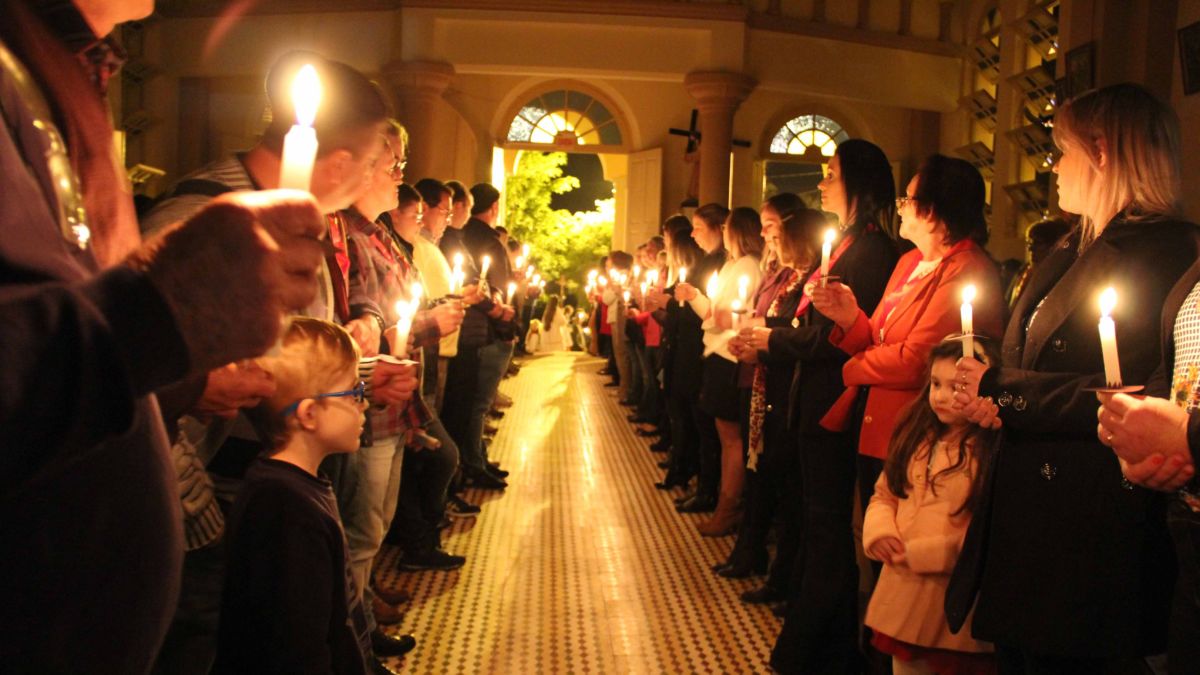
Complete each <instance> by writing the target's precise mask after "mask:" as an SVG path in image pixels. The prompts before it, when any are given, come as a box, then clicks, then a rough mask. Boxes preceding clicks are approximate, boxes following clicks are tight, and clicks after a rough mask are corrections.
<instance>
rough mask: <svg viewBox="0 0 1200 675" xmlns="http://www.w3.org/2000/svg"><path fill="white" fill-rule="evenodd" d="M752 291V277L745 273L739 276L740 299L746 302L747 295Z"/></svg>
mask: <svg viewBox="0 0 1200 675" xmlns="http://www.w3.org/2000/svg"><path fill="white" fill-rule="evenodd" d="M749 293H750V277H748V276H746V275H745V274H743V275H742V276H741V277H739V278H738V299H739V300H741V301H742V304H743V305H744V304H746V296H747V295H749Z"/></svg>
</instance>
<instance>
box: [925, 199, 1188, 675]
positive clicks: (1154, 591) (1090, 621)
mask: <svg viewBox="0 0 1200 675" xmlns="http://www.w3.org/2000/svg"><path fill="white" fill-rule="evenodd" d="M1077 242H1078V237H1077V236H1074V237H1072V238H1070V239H1068V241H1067V242H1066V243H1065V244H1064V245H1063V246H1062V247H1060V248H1059V249H1057V250H1055V251H1054V252H1053V253H1052V254H1051V255H1050V257H1049V258H1047V259H1046V261H1045V262H1043V263H1042V264H1041V265H1040V266H1039V267H1038V269H1037V270H1036V271H1035V273H1034V276H1033V278H1032V279H1031V280H1030V282H1029V284H1028V286H1027V287H1026V289H1025V291H1024V292H1023V294H1022V296H1021V298H1020V299H1019V300H1018V302H1017V304H1016V306H1015V307H1014V308H1013V316H1012V318H1011V320H1010V322H1009V326H1008V329H1007V331H1006V333H1005V337H1004V344H1003V349H1002V353H1003V359H1002V367H1000V368H993V369H990V370H989V371H987V373H986V374H985V376H984V379H983V382H982V384H981V387H980V393H981V395H984V396H992V397H994V399H995V400H996V402H997V404H998V405H999V406H1000V410H1001V412H1000V415H1001V418H1002V420H1003V422H1004V428H1005V433H1006V438H1005V441H1004V444H1003V446H1002V448H1001V450H1000V453H999V454H998V455H997V458H996V460H995V462H994V465H993V474H992V477H991V478H992V483H991V487H990V494H989V495H988V499H989V502H988V504H987V505H985V507H984V509H983V510H984V511H986V512H988V513H990V517H989V518H987V519H985V521H986V523H987V527H986V528H984V529H983V531H984V534H983V535H982V536H978V537H977V538H978V541H977V542H974V543H977V544H979V545H980V546H981V548H980V549H978V550H977V551H975V553H974V554H972V555H979V561H980V562H981V563H982V567H981V570H980V575H981V577H980V579H979V594H978V604H977V606H976V608H975V620H974V635H975V636H976V637H978V638H980V639H983V640H989V641H992V642H995V643H997V644H1001V645H1007V646H1013V647H1019V648H1021V649H1024V650H1027V651H1030V652H1034V653H1039V654H1047V655H1061V656H1067V657H1076V658H1079V657H1102V658H1117V657H1129V656H1136V655H1141V654H1147V653H1153V652H1156V651H1161V650H1162V649H1163V647H1164V646H1165V640H1166V618H1167V608H1168V599H1169V593H1170V583H1171V579H1172V578H1173V569H1174V568H1173V564H1174V563H1173V558H1172V556H1171V552H1170V544H1169V541H1168V539H1167V535H1166V531H1165V527H1164V520H1163V506H1164V499H1163V496H1162V495H1161V494H1156V493H1153V492H1151V491H1149V490H1144V489H1142V488H1138V487H1133V486H1132V485H1130V484H1129V483H1127V482H1125V481H1123V478H1122V475H1121V470H1120V466H1119V464H1118V463H1117V460H1116V457H1115V456H1114V455H1113V453H1112V452H1111V451H1110V450H1109V449H1108V448H1105V447H1104V446H1103V445H1101V444H1100V442H1099V441H1098V440H1097V438H1096V409H1097V405H1098V404H1097V401H1096V398H1095V395H1094V394H1093V393H1091V392H1087V391H1084V389H1085V388H1086V387H1094V386H1100V385H1102V384H1103V380H1104V375H1103V361H1102V358H1101V354H1100V339H1099V335H1098V331H1097V323H1098V320H1099V308H1098V305H1097V301H1096V300H1097V296H1098V294H1099V293H1100V291H1101V290H1102V289H1104V288H1105V287H1106V286H1113V287H1115V288H1116V289H1117V291H1118V295H1119V303H1118V305H1117V307H1116V310H1115V312H1114V313H1113V318H1114V320H1115V322H1116V327H1117V344H1118V346H1119V348H1120V359H1121V372H1122V375H1123V377H1124V380H1125V382H1126V383H1127V384H1142V383H1146V382H1147V380H1148V378H1149V377H1150V376H1151V374H1152V373H1153V372H1154V371H1155V369H1156V368H1157V367H1158V366H1159V364H1160V362H1161V337H1160V326H1161V323H1160V318H1159V314H1160V309H1161V308H1162V306H1163V302H1164V300H1165V299H1166V297H1167V293H1168V291H1170V289H1171V288H1172V286H1173V285H1174V283H1175V282H1176V280H1177V279H1178V278H1179V277H1180V275H1181V274H1182V273H1183V272H1184V270H1186V269H1187V268H1188V266H1189V265H1190V264H1191V263H1192V262H1193V261H1194V260H1195V259H1196V252H1197V229H1196V227H1195V226H1194V225H1192V224H1190V223H1184V222H1178V221H1169V220H1159V221H1154V222H1143V223H1130V222H1126V221H1124V220H1121V219H1117V220H1114V221H1113V222H1112V223H1110V224H1109V226H1108V227H1107V228H1105V230H1104V232H1103V233H1102V234H1101V236H1100V237H1099V238H1098V239H1097V240H1096V241H1095V242H1094V243H1092V244H1091V245H1090V246H1089V247H1088V248H1087V249H1086V250H1085V251H1084V252H1083V253H1082V254H1079V255H1078V256H1077V253H1076V251H1077ZM1035 313H1036V316H1035V317H1034V320H1033V321H1032V322H1030V317H1031V316H1032V315H1034V314H1035ZM1151 393H1154V392H1151ZM976 520H977V521H980V520H981V519H980V514H978V513H977V514H976ZM981 522H984V521H981ZM980 527H982V525H981V526H980ZM976 529H979V528H976ZM976 534H977V535H978V532H977V533H976ZM968 539H969V541H968V546H972V545H973V543H972V542H971V541H970V540H971V537H970V536H969V537H968ZM980 552H982V553H981V555H980ZM972 555H968V554H967V553H966V551H965V552H964V557H963V558H962V559H960V565H961V564H963V563H962V561H963V560H967V559H970V558H971V557H972ZM956 576H958V575H957V574H956ZM968 586H969V585H968ZM959 590H961V589H954V588H952V589H951V591H952V592H951V594H950V595H955V594H957V593H958V592H959ZM950 602H951V600H950V597H949V596H948V600H947V603H948V606H949V603H950Z"/></svg>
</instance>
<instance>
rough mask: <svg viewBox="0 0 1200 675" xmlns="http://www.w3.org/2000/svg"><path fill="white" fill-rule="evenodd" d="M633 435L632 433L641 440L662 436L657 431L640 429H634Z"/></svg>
mask: <svg viewBox="0 0 1200 675" xmlns="http://www.w3.org/2000/svg"><path fill="white" fill-rule="evenodd" d="M633 433H634V435H637V436H641V437H642V438H646V437H651V438H653V437H655V436H662V432H661V431H659V430H658V429H642V428H640V427H639V428H637V429H634V430H633Z"/></svg>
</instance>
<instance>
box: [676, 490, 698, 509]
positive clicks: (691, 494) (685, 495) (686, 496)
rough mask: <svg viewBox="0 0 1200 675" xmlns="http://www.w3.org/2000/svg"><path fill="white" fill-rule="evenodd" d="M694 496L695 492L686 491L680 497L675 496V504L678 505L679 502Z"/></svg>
mask: <svg viewBox="0 0 1200 675" xmlns="http://www.w3.org/2000/svg"><path fill="white" fill-rule="evenodd" d="M695 496H696V493H695V492H688V493H686V494H684V495H683V496H681V497H676V498H675V506H679V505H680V504H682V503H684V502H686V501H687V500H689V499H692V498H693V497H695Z"/></svg>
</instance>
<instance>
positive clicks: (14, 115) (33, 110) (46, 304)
mask: <svg viewBox="0 0 1200 675" xmlns="http://www.w3.org/2000/svg"><path fill="white" fill-rule="evenodd" d="M50 4H52V3H31V2H24V1H20V0H18V1H15V2H14V1H12V0H0V15H3V17H4V20H3V21H0V48H2V49H5V51H8V52H11V54H12V55H13V57H14V59H13V61H15V62H17V63H22V64H24V66H25V68H24V69H22V70H26V69H27V71H28V72H20V71H18V70H16V69H9V68H8V67H6V66H5V65H0V195H2V198H0V231H2V232H3V235H0V317H3V320H0V363H3V377H0V541H3V542H4V552H3V553H0V626H3V627H4V630H3V631H0V670H4V671H5V672H21V673H25V672H28V673H50V672H55V673H58V672H70V671H74V670H78V669H81V668H82V669H85V670H88V671H89V672H93V673H142V672H146V671H147V670H148V669H149V668H150V665H151V664H152V663H153V660H154V656H155V652H156V650H157V649H158V647H159V645H160V644H161V643H162V639H163V636H164V635H165V633H166V629H167V626H168V624H169V622H170V619H171V616H172V614H173V612H174V609H175V604H176V598H177V595H178V592H179V577H180V568H181V565H182V554H183V539H182V536H183V533H182V525H181V523H182V515H181V513H180V508H179V496H178V493H177V489H176V485H175V471H174V468H173V467H172V466H171V464H170V458H169V455H168V447H167V437H166V435H165V433H164V431H163V425H162V420H161V417H160V414H159V407H158V405H157V403H156V402H155V397H154V395H153V393H152V392H154V391H156V390H159V389H161V388H163V387H164V386H166V385H169V384H171V383H172V382H175V381H177V380H179V379H181V378H182V377H183V376H185V375H186V374H187V372H188V363H189V359H188V354H187V349H186V346H185V344H184V341H183V338H182V336H181V335H180V334H179V331H178V329H177V328H176V325H175V321H174V318H173V316H172V313H171V310H170V308H169V307H168V306H167V304H166V302H165V301H164V300H163V297H162V296H161V295H160V294H159V292H158V291H157V290H156V289H155V288H154V287H153V285H152V284H151V283H150V281H149V280H148V279H147V278H146V277H145V276H144V275H143V274H141V273H139V272H137V271H135V270H134V269H132V268H130V267H128V266H126V265H122V264H120V259H121V258H122V257H123V256H124V255H125V253H127V252H128V250H129V249H130V248H132V247H136V246H137V245H138V242H139V237H138V229H137V221H136V219H135V217H134V209H133V203H132V200H131V199H130V197H129V195H128V192H127V191H126V189H125V188H124V187H123V186H124V185H126V179H125V177H124V176H123V175H122V174H121V172H120V171H118V170H117V168H116V167H117V165H116V162H115V159H114V156H113V150H112V148H113V146H112V133H113V130H112V125H111V123H110V121H109V118H108V106H107V105H106V103H105V101H104V98H103V97H102V96H101V95H100V94H99V92H98V91H97V90H96V87H95V85H94V83H93V81H92V80H91V79H90V74H89V73H88V72H87V71H85V69H84V67H83V66H82V65H81V58H80V55H79V54H78V53H76V52H75V50H74V46H75V45H71V46H70V47H69V46H68V40H67V37H66V33H65V31H63V30H53V29H52V28H51V27H50V26H49V24H48V23H46V22H45V21H43V20H42V19H41V18H37V17H35V16H34V15H33V13H32V11H31V7H34V6H35V5H37V6H38V7H39V8H42V6H48V5H50ZM53 4H55V5H56V6H58V5H61V7H58V9H59V10H60V11H59V12H58V13H57V15H56V16H57V18H58V19H59V21H58V23H59V24H62V23H63V21H62V18H63V16H64V15H67V18H68V19H73V20H74V23H75V26H74V27H73V30H74V32H75V34H76V35H82V36H84V38H85V41H91V42H95V36H94V35H92V34H91V33H90V29H88V27H87V24H86V23H85V22H84V21H83V18H82V17H81V16H79V15H78V13H77V12H74V10H73V6H72V5H71V4H70V3H53ZM57 28H60V29H61V28H63V26H61V25H59V26H57ZM13 61H10V60H9V59H2V60H0V62H13ZM48 125H49V126H48ZM47 129H50V130H53V131H54V132H55V133H60V134H61V137H62V139H63V140H65V144H66V149H67V152H68V153H69V156H68V157H67V160H68V161H69V167H67V170H65V171H62V172H61V173H57V174H56V172H55V171H54V169H53V168H52V166H51V162H50V161H49V158H50V157H52V156H54V153H53V152H52V148H55V147H61V145H60V143H62V141H61V140H55V139H52V138H51V137H50V136H49V135H48V131H47ZM60 152H61V151H60ZM71 173H74V175H75V176H77V177H78V178H79V181H80V186H79V187H80V189H78V190H77V189H75V188H73V187H70V186H69V183H70V181H68V187H66V188H64V189H63V191H62V192H60V191H59V190H57V189H56V185H58V184H59V178H60V177H62V178H67V177H69V175H70V174H71ZM63 195H70V196H81V197H82V201H83V205H84V206H85V207H86V211H87V225H88V227H89V229H90V232H91V241H90V242H89V244H88V248H86V249H81V248H79V247H78V246H77V245H76V243H75V242H76V241H77V239H76V238H75V236H74V234H75V232H74V231H73V230H72V228H71V227H70V223H68V222H67V221H66V219H65V218H64V213H63V211H62V210H61V209H63V208H64V207H65V206H66V203H65V200H63V199H62V196H63Z"/></svg>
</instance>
